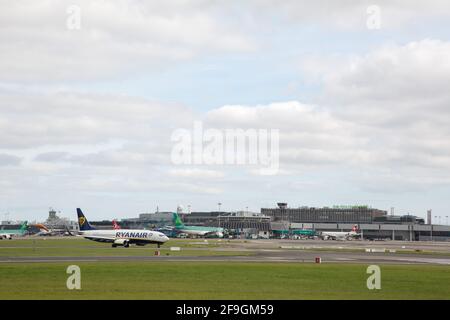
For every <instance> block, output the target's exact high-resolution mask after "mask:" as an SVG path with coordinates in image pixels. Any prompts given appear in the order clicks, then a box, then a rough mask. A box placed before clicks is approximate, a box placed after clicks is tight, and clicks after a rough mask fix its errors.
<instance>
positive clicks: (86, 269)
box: [0, 238, 450, 300]
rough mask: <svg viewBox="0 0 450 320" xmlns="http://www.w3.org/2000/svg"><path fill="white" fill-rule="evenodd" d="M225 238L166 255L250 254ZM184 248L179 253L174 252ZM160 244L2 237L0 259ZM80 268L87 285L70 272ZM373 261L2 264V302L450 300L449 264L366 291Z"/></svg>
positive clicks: (392, 272)
mask: <svg viewBox="0 0 450 320" xmlns="http://www.w3.org/2000/svg"><path fill="white" fill-rule="evenodd" d="M229 244H230V243H228V242H227V241H219V240H208V241H204V240H189V239H183V240H176V239H171V241H170V245H164V246H163V247H162V248H161V255H166V254H169V255H184V256H193V255H195V256H209V255H251V254H252V252H251V251H238V250H237V249H236V248H233V246H230V245H229ZM171 246H178V247H180V248H181V251H179V252H178V251H170V250H169V248H170V247H171ZM154 251H155V246H146V247H130V248H120V247H119V248H111V246H110V245H108V244H102V243H96V242H92V241H88V240H85V239H80V238H63V239H54V238H47V239H44V238H37V239H17V240H3V241H0V257H2V258H7V257H54V256H61V257H83V256H86V257H92V256H98V257H101V256H121V257H124V256H146V255H153V254H154ZM71 264H76V265H78V266H80V268H81V286H82V289H81V290H79V291H78V290H74V291H73V290H68V289H67V287H66V281H67V278H68V277H69V275H68V274H67V273H66V269H67V267H68V266H69V265H71ZM366 268H367V265H362V264H328V263H326V264H312V263H281V262H280V263H274V262H267V263H265V262H264V263H257V262H187V261H164V262H163V261H147V262H145V261H136V260H134V261H128V262H106V261H99V262H77V263H71V262H64V263H62V262H61V263H59V262H57V263H42V262H33V263H9V262H8V263H0V299H183V300H185V299H187V300H189V299H450V272H449V271H450V268H449V267H448V266H435V265H382V266H381V286H382V288H381V290H368V289H367V287H366V281H367V278H368V277H369V275H368V274H367V273H366Z"/></svg>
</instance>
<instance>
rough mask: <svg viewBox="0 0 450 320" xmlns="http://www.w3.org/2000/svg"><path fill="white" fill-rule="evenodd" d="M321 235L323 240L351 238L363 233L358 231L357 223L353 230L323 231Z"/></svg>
mask: <svg viewBox="0 0 450 320" xmlns="http://www.w3.org/2000/svg"><path fill="white" fill-rule="evenodd" d="M320 236H321V237H322V239H323V240H349V239H352V238H356V237H359V236H361V233H360V232H358V226H357V225H356V224H355V225H354V226H353V228H352V231H348V232H346V231H343V232H339V231H335V232H334V231H333V232H322V233H321V234H320Z"/></svg>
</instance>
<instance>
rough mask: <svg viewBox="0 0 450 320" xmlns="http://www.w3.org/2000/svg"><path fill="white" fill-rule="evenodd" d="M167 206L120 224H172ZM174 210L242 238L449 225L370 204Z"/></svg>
mask: <svg viewBox="0 0 450 320" xmlns="http://www.w3.org/2000/svg"><path fill="white" fill-rule="evenodd" d="M172 215H173V213H172V212H156V213H142V214H140V215H139V217H138V218H128V219H122V220H121V221H120V225H121V227H123V228H138V229H153V228H160V227H164V226H167V225H172V224H173V223H172ZM179 215H180V217H181V219H182V221H183V222H184V224H186V225H187V226H189V225H196V226H208V227H222V228H225V229H227V230H228V231H229V232H230V234H231V235H233V236H237V237H242V238H254V237H258V238H268V237H280V236H282V237H289V236H290V235H292V234H295V233H296V232H298V230H314V231H316V232H317V233H318V234H320V232H326V231H350V230H351V229H352V227H353V226H354V225H357V226H358V228H359V230H360V233H361V236H362V238H363V239H366V240H378V239H380V240H383V239H385V240H386V239H390V240H403V241H419V240H420V241H423V240H434V241H450V226H448V225H433V224H431V223H430V221H427V223H425V221H424V219H422V218H419V217H416V216H413V215H403V216H399V215H388V213H387V211H384V210H380V209H375V208H371V207H369V206H361V205H358V206H334V207H323V208H315V207H298V208H289V207H288V206H287V204H286V203H278V204H277V206H276V207H274V208H262V209H261V211H260V212H257V213H255V212H246V211H238V212H225V211H205V212H191V213H182V212H179ZM92 224H93V225H95V226H96V227H98V228H100V229H110V228H111V226H112V224H111V221H99V222H93V223H92Z"/></svg>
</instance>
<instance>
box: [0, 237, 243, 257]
mask: <svg viewBox="0 0 450 320" xmlns="http://www.w3.org/2000/svg"><path fill="white" fill-rule="evenodd" d="M219 243H220V246H221V247H224V248H226V242H223V243H222V242H218V241H217V240H208V241H204V240H177V239H171V241H170V245H163V246H162V247H161V248H160V250H161V254H162V255H170V256H228V255H235V256H236V255H250V254H251V253H250V252H244V251H237V250H214V249H217V247H218V246H219ZM170 247H180V248H181V251H170ZM155 250H156V246H155V245H147V246H143V247H138V246H131V247H130V248H123V247H117V248H112V247H111V245H110V244H106V243H98V242H94V241H89V240H86V239H82V238H62V239H61V238H36V239H17V240H2V241H0V257H58V256H64V257H80V256H84V257H97V256H120V257H126V256H146V255H147V256H148V255H153V254H154V252H155Z"/></svg>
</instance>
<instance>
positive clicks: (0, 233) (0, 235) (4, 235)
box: [0, 221, 28, 240]
mask: <svg viewBox="0 0 450 320" xmlns="http://www.w3.org/2000/svg"><path fill="white" fill-rule="evenodd" d="M27 228H28V225H27V221H25V222H24V223H22V225H21V226H20V229H11V230H0V239H9V240H11V239H12V238H13V236H23V235H24V234H25V232H27Z"/></svg>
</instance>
